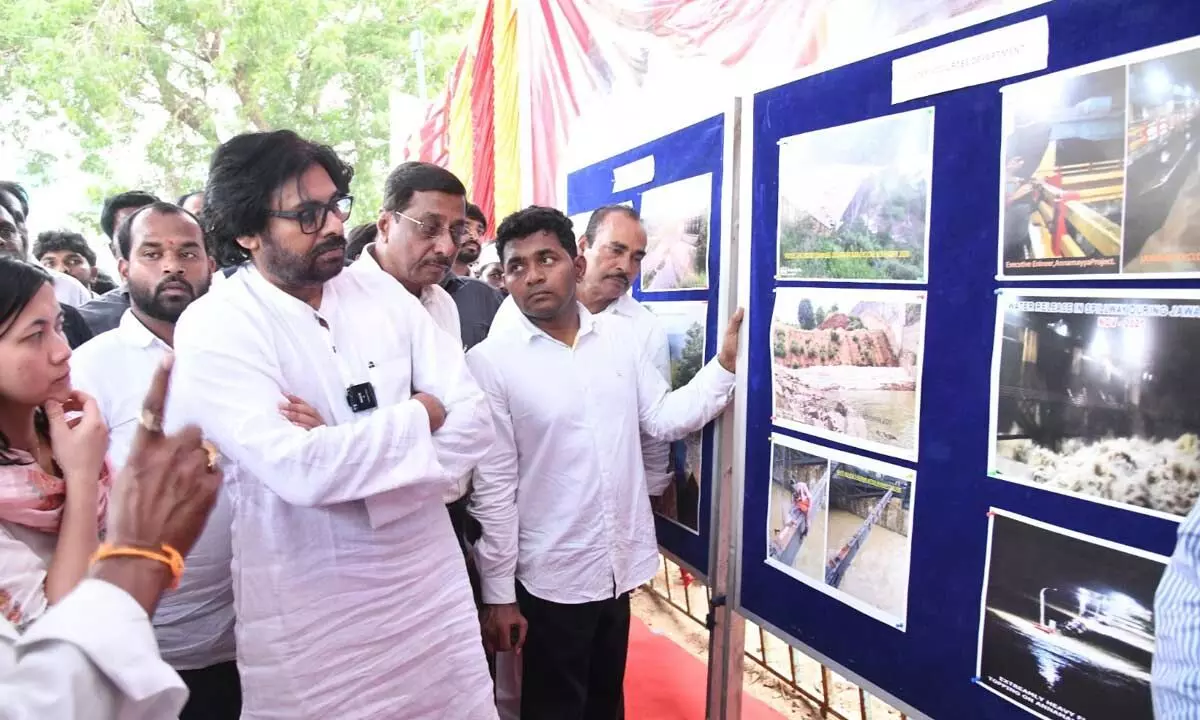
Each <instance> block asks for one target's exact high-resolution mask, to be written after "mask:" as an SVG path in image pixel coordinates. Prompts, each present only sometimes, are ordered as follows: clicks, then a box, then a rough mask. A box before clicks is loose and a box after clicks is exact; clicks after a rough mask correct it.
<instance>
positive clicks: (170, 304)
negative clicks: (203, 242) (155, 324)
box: [129, 277, 212, 323]
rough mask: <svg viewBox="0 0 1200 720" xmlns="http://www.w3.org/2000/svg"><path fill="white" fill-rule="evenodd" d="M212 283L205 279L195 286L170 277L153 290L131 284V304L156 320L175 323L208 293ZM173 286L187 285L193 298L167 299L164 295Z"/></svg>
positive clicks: (210, 279) (178, 278)
mask: <svg viewBox="0 0 1200 720" xmlns="http://www.w3.org/2000/svg"><path fill="white" fill-rule="evenodd" d="M211 282H212V278H211V277H208V278H205V279H204V282H203V284H201V285H199V286H195V285H192V284H191V283H189V282H188V281H187V280H184V279H183V278H181V277H168V278H163V279H162V280H160V281H159V283H158V284H157V285H155V286H154V287H153V288H147V287H144V286H142V285H138V284H135V283H133V282H130V283H129V302H130V304H132V305H133V306H134V307H136V308H137V309H138V310H141V311H142V312H144V313H146V314H147V315H149V316H150V317H152V318H154V319H155V320H162V321H163V322H169V323H174V322H176V321H177V320H179V316H180V315H182V314H183V311H184V310H186V309H187V307H188V305H191V304H192V303H193V302H195V300H196V298H198V297H200V296H201V295H203V294H204V293H206V292H208V286H209V284H210V283H211ZM172 285H175V286H177V287H182V286H184V285H186V286H187V288H188V289H189V290H190V291H191V294H192V296H191V297H190V298H186V299H182V300H174V299H172V300H167V299H165V298H164V297H163V293H164V292H165V291H166V290H167V289H168V288H169V287H170V286H172Z"/></svg>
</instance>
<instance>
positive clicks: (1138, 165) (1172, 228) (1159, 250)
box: [1123, 43, 1200, 274]
mask: <svg viewBox="0 0 1200 720" xmlns="http://www.w3.org/2000/svg"><path fill="white" fill-rule="evenodd" d="M1195 44H1196V43H1193V45H1195ZM1128 146H1129V150H1128V157H1127V159H1126V169H1125V177H1126V187H1125V242H1124V248H1123V252H1124V258H1125V262H1124V272H1126V273H1134V274H1136V273H1196V272H1198V271H1200V49H1195V48H1193V49H1190V50H1186V51H1183V52H1175V53H1172V54H1170V55H1166V56H1163V57H1158V58H1152V59H1149V60H1144V61H1141V62H1135V63H1132V64H1130V65H1129V129H1128Z"/></svg>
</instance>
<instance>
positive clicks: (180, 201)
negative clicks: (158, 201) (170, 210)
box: [175, 190, 204, 207]
mask: <svg viewBox="0 0 1200 720" xmlns="http://www.w3.org/2000/svg"><path fill="white" fill-rule="evenodd" d="M203 194H204V191H203V190H193V191H192V192H190V193H184V194H183V195H180V196H179V199H178V200H176V201H175V204H176V205H178V206H179V207H183V204H184V203H185V202H187V201H188V200H190V199H191V198H192V197H194V196H196V195H203Z"/></svg>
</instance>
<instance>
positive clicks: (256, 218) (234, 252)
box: [201, 130, 354, 267]
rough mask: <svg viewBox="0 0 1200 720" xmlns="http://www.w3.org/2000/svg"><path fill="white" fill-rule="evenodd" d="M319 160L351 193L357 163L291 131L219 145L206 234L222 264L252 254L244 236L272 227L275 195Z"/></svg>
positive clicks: (209, 191) (210, 183)
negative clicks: (353, 164) (244, 244)
mask: <svg viewBox="0 0 1200 720" xmlns="http://www.w3.org/2000/svg"><path fill="white" fill-rule="evenodd" d="M314 165H319V166H320V167H322V168H324V170H325V172H327V173H329V178H330V179H331V180H333V184H334V185H335V186H336V187H337V189H338V192H341V193H348V192H350V181H351V180H352V179H353V178H354V168H352V167H351V166H350V165H347V164H346V163H344V162H342V160H341V158H339V157H338V155H337V153H336V152H334V150H333V148H331V147H329V146H328V145H321V144H320V143H315V142H311V141H309V140H305V139H304V138H302V137H300V136H299V135H297V134H296V133H295V132H293V131H291V130H276V131H274V132H259V133H246V134H244V135H238V136H237V137H235V138H233V139H231V140H229V141H227V142H225V143H223V144H222V145H221V146H220V147H218V148H217V149H216V151H215V152H214V153H213V156H212V162H211V163H210V164H209V169H208V185H207V186H206V187H205V188H204V211H203V212H202V213H201V216H202V217H203V218H204V230H205V234H206V235H207V236H208V238H209V242H210V243H211V247H212V249H213V254H214V255H215V256H216V258H217V262H218V263H220V264H221V266H222V267H228V266H231V265H240V264H242V263H244V262H246V261H247V260H249V259H250V253H249V252H248V251H247V250H246V248H244V247H242V246H241V245H239V244H238V238H240V237H247V236H250V235H257V234H259V233H261V232H262V231H263V230H266V228H267V221H268V220H269V219H270V215H268V212H269V211H270V210H271V200H272V198H273V197H274V196H275V193H276V192H278V191H279V188H281V187H283V184H284V183H286V182H287V181H288V180H290V179H292V178H296V177H299V176H300V175H301V174H303V173H304V171H306V170H308V169H309V168H310V167H312V166H314Z"/></svg>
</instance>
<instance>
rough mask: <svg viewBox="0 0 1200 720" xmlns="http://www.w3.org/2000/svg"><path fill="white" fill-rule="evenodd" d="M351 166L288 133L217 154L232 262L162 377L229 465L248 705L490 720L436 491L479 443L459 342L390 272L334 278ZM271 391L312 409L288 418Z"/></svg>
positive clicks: (216, 227) (208, 214)
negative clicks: (313, 416)
mask: <svg viewBox="0 0 1200 720" xmlns="http://www.w3.org/2000/svg"><path fill="white" fill-rule="evenodd" d="M352 175H353V170H352V169H351V168H350V167H349V166H348V165H346V164H345V163H343V162H342V161H341V160H340V159H339V158H338V157H337V155H336V153H334V151H333V150H332V149H331V148H329V147H327V146H323V145H319V144H316V143H313V142H309V141H306V140H304V139H302V138H300V137H298V136H297V135H296V134H295V133H293V132H291V131H287V130H281V131H276V132H271V133H251V134H247V135H240V136H238V137H235V138H233V139H232V140H229V141H228V142H226V143H224V144H223V145H221V146H220V147H219V148H217V150H216V152H215V153H214V154H213V159H212V164H211V167H210V171H209V178H208V184H207V186H206V188H205V198H204V201H205V208H204V212H205V219H206V223H207V226H208V230H209V233H210V235H209V241H210V243H211V244H212V247H214V248H215V250H216V251H217V252H218V253H219V254H220V258H219V261H220V262H221V263H222V264H223V265H226V266H232V265H239V264H241V263H244V262H246V261H249V262H248V263H246V264H245V265H244V266H242V267H240V268H239V269H238V271H237V272H236V273H234V274H233V275H231V276H230V277H229V278H228V279H227V280H225V281H224V282H222V283H221V284H219V285H214V286H213V288H212V290H211V291H210V292H209V293H208V294H207V295H206V296H204V297H203V298H201V299H199V300H198V301H196V302H195V303H193V304H192V306H191V307H189V308H188V310H187V312H186V313H184V315H183V317H181V318H180V320H179V323H178V325H177V326H176V330H175V352H176V367H177V370H176V377H175V385H174V387H173V391H174V392H175V393H176V401H177V403H178V405H179V407H180V408H181V411H182V413H181V414H182V416H183V418H185V419H189V420H194V421H196V422H197V423H198V424H199V425H200V426H201V428H202V429H203V430H204V431H205V433H206V435H207V436H208V437H209V438H210V439H211V440H212V441H213V443H214V444H215V445H216V446H217V448H218V449H219V450H220V451H221V453H222V455H223V456H224V457H225V459H226V462H227V463H228V464H229V467H230V468H231V469H232V472H233V473H234V475H235V478H234V479H233V480H231V481H230V482H229V483H227V487H228V489H229V491H230V492H231V493H232V495H233V507H234V522H233V535H234V544H233V547H234V560H233V575H234V588H235V608H236V612H237V619H238V621H237V641H238V642H237V646H238V669H239V671H240V673H241V677H242V701H243V709H242V718H243V719H244V720H268V719H270V720H275V719H278V720H283V719H284V718H286V719H287V720H310V719H311V720H327V719H328V718H338V720H377V719H378V718H405V719H406V720H423V719H425V718H429V719H432V718H445V717H448V715H447V713H450V714H449V717H454V718H458V719H461V720H494V718H495V717H496V709H495V706H494V704H493V702H492V685H491V681H490V679H489V677H488V669H487V663H486V661H485V659H484V654H483V649H482V648H481V647H480V644H479V622H478V616H477V613H476V610H475V605H474V602H473V601H472V598H471V590H470V586H469V584H468V582H467V573H466V567H465V565H464V563H463V559H462V553H461V552H460V551H459V547H458V543H457V542H456V541H455V538H454V533H453V531H452V529H451V525H450V520H449V518H448V517H447V514H446V510H445V506H444V505H443V504H442V497H443V496H444V494H445V493H446V492H447V490H448V489H449V488H450V486H451V485H452V484H453V483H454V482H455V481H456V480H457V479H458V478H459V477H461V476H462V475H463V474H464V473H466V472H467V471H468V470H470V469H471V468H473V467H474V466H475V465H476V464H477V463H478V462H479V460H480V459H481V458H482V457H483V456H484V454H485V453H486V452H487V451H488V449H489V447H490V446H491V443H492V439H493V436H494V431H493V428H492V423H491V417H490V414H489V412H488V408H487V402H486V399H485V398H484V396H483V394H482V392H481V391H480V390H479V387H478V386H477V385H476V384H475V381H474V380H473V379H472V378H471V374H470V373H469V372H468V371H467V368H466V364H465V362H464V361H463V358H462V353H461V350H460V347H461V346H460V344H459V342H458V341H457V340H455V339H452V338H451V337H450V335H449V334H447V333H445V332H443V331H442V330H439V329H438V328H437V326H436V325H435V324H434V322H433V321H432V320H431V319H430V317H429V313H427V312H426V311H425V310H424V309H423V308H422V307H421V304H420V303H419V302H418V301H417V300H416V298H414V297H413V296H412V294H411V293H409V292H407V291H406V290H405V289H404V288H403V287H402V286H401V285H399V284H398V283H396V282H395V281H394V280H392V279H391V278H388V277H386V276H383V275H382V274H378V273H347V272H342V270H343V268H344V260H345V249H346V239H345V237H344V235H343V233H344V232H345V225H344V223H345V222H346V220H347V219H348V218H349V216H350V209H351V205H352V202H353V198H351V197H350V195H349V194H348V191H349V186H350V179H351V177H352ZM287 395H293V396H297V397H300V398H302V399H303V400H304V401H306V402H307V403H308V404H310V405H311V406H312V407H313V409H314V410H315V411H316V412H317V413H318V414H319V415H320V416H321V418H323V419H324V421H325V423H326V424H324V425H321V426H317V427H314V428H312V429H304V428H301V427H298V426H296V425H293V424H292V423H291V422H289V421H288V420H287V419H285V418H284V417H283V416H282V415H281V413H280V404H281V403H284V402H285V400H286V396H287Z"/></svg>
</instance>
